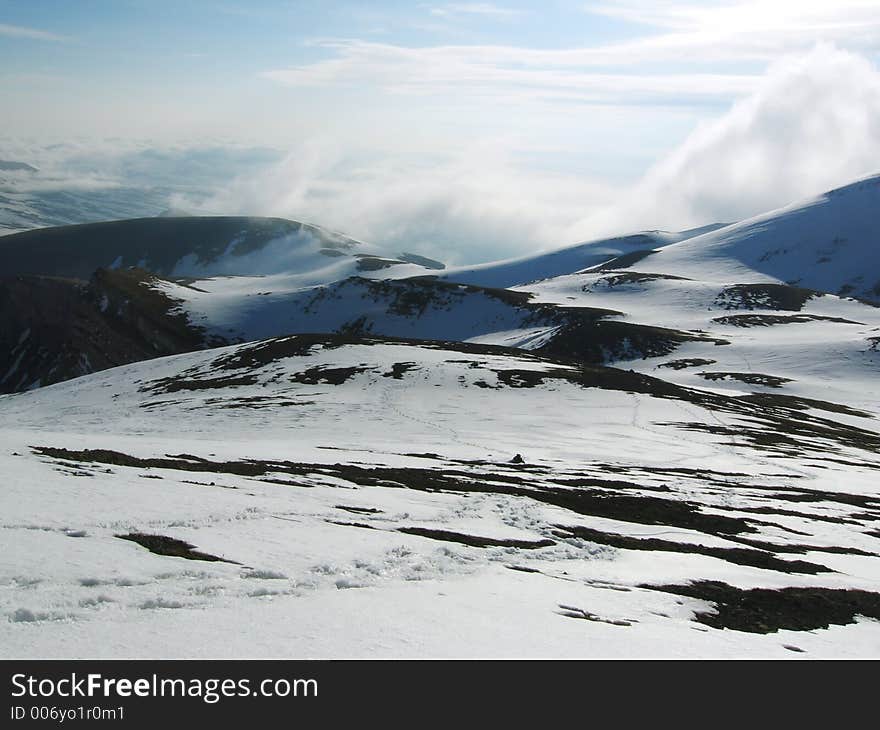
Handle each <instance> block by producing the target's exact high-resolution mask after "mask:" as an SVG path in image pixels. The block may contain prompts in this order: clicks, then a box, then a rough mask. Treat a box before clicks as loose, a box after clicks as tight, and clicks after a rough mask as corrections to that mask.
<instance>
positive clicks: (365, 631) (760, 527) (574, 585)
mask: <svg viewBox="0 0 880 730" xmlns="http://www.w3.org/2000/svg"><path fill="white" fill-rule="evenodd" d="M299 342H301V338H288V339H285V340H280V341H269V342H265V343H258V344H257V345H256V346H254V345H242V346H235V347H230V348H223V349H220V350H213V351H209V352H202V353H194V354H190V355H181V356H175V357H171V358H162V359H157V360H152V361H148V362H144V363H139V364H135V365H131V366H126V367H123V368H117V369H114V370H110V371H105V372H102V373H98V374H95V375H91V376H87V377H84V378H80V379H78V380H75V381H71V382H68V383H62V384H58V385H55V386H50V387H46V388H42V389H40V390H37V391H33V392H30V393H26V394H20V395H14V396H5V397H2V398H0V419H2V423H3V424H4V425H3V429H2V444H3V447H2V450H0V465H2V466H0V468H2V471H3V474H4V476H5V484H4V494H5V496H4V512H3V520H2V525H0V544H2V546H3V550H2V552H0V612H2V614H3V615H4V616H5V621H2V622H0V644H2V646H3V647H4V650H3V651H4V655H6V656H15V657H23V656H43V657H46V656H54V657H61V656H80V657H81V656H181V657H193V656H209V657H228V656H253V657H256V656H285V657H333V656H336V657H343V656H344V657H371V656H437V657H440V656H485V657H489V656H508V657H524V656H543V657H549V656H573V657H574V656H579V657H634V656H635V657H640V656H679V657H688V656H689V657H697V656H766V657H793V656H876V655H877V654H878V652H880V622H878V621H876V620H873V619H866V618H857V617H856V618H855V619H854V622H853V623H850V624H847V625H831V626H830V627H829V628H826V629H813V630H808V631H794V630H781V631H777V632H773V633H767V634H760V633H752V632H746V631H736V630H731V629H719V628H711V627H708V626H706V625H703V624H701V623H698V622H695V621H694V617H695V614H696V613H698V612H701V611H702V612H705V611H708V612H710V613H711V611H712V606H711V605H710V604H709V603H708V602H706V601H704V600H697V599H694V598H687V597H684V596H679V595H674V594H671V593H668V592H664V591H660V590H653V589H650V588H647V587H644V586H646V585H654V586H661V585H665V584H677V585H683V584H685V583H687V582H688V581H699V580H716V581H722V582H724V583H727V584H729V585H732V586H736V587H740V588H744V589H750V588H770V589H776V588H784V587H787V586H798V587H824V588H854V589H859V590H864V591H872V592H877V591H880V558H878V557H877V554H876V553H877V550H878V547H880V540H878V538H877V537H876V536H872V535H871V534H869V532H870V531H869V529H868V528H869V527H870V526H871V521H870V520H871V519H872V518H875V517H876V512H874V511H870V513H868V514H866V509H865V508H861V509H860V508H857V507H855V506H853V505H852V504H849V503H848V502H847V500H852V499H862V498H865V499H868V500H870V499H872V498H874V497H876V473H877V472H876V468H877V466H878V463H880V459H878V456H877V454H876V452H870V451H866V450H864V449H860V448H856V447H852V446H845V445H841V444H839V443H835V442H833V441H829V443H828V444H822V446H821V449H820V450H819V451H818V452H815V453H806V454H804V455H803V456H800V457H791V456H785V455H782V454H781V453H776V452H774V451H772V450H771V451H769V452H768V451H765V450H762V449H760V448H751V447H749V446H747V445H746V443H745V440H743V441H739V440H735V441H734V442H733V443H731V441H730V439H729V438H727V437H724V436H716V435H713V434H710V433H698V432H694V431H688V430H683V429H681V428H679V427H676V426H674V425H670V423H672V422H695V423H702V424H709V425H719V424H726V425H729V426H732V427H737V426H738V425H743V424H748V423H750V422H752V421H753V418H752V417H747V416H736V415H733V414H730V413H723V412H718V411H713V410H710V409H707V408H705V407H703V406H701V405H699V404H698V403H692V402H687V401H681V400H675V399H672V400H669V399H665V398H657V397H654V396H651V395H649V394H644V393H642V394H640V393H634V392H627V391H626V390H605V389H599V388H596V387H583V386H582V385H580V384H577V383H574V382H569V381H567V380H566V379H565V378H561V379H560V378H550V379H548V380H546V381H544V382H543V383H541V384H538V385H536V386H535V387H516V386H517V384H519V385H520V386H521V385H522V382H523V381H521V378H522V377H525V376H524V375H517V376H515V377H513V378H508V379H507V380H505V379H504V377H503V373H504V372H505V371H519V372H525V373H527V372H537V373H542V372H543V373H548V372H553V371H557V372H558V371H560V370H561V371H563V372H576V371H577V370H578V368H577V367H575V366H562V365H557V364H555V363H552V362H549V361H543V360H541V359H539V358H532V357H529V356H528V355H526V354H523V355H522V356H516V355H513V354H504V353H500V351H499V352H495V351H468V349H467V348H466V347H465V348H462V349H455V346H453V345H449V346H440V345H426V346H420V345H418V344H415V343H394V342H387V343H386V342H380V341H375V342H373V341H369V340H368V341H365V342H363V343H361V344H351V345H341V344H339V343H338V342H329V343H322V342H320V341H316V342H315V343H313V344H311V345H308V344H306V345H305V346H301V345H298V344H297V343H299ZM306 342H308V340H306ZM462 350H463V351H462ZM254 352H257V353H259V352H264V353H268V354H266V355H265V356H264V357H262V359H261V358H259V357H257V359H256V360H255V359H254V355H253V353H254ZM395 366H397V370H398V372H397V373H396V374H395ZM339 369H352V370H351V371H350V372H344V371H343V372H340V371H339ZM339 378H341V380H339ZM334 381H339V382H334ZM811 413H813V412H812V411H811ZM815 413H816V414H818V413H821V414H822V415H823V416H830V417H831V418H832V420H835V419H837V420H836V421H835V422H841V423H846V424H850V425H853V426H858V427H859V428H864V429H867V430H869V431H870V432H871V433H875V432H877V430H878V429H877V427H876V423H875V422H874V420H873V419H872V418H870V417H860V416H854V415H841V414H828V413H825V412H821V411H815ZM40 447H53V448H59V449H70V450H73V451H74V452H76V451H82V450H88V449H92V450H112V451H114V452H118V453H119V454H124V455H127V456H128V457H135V458H139V459H169V461H168V462H167V463H163V464H159V465H155V464H154V465H149V464H148V463H146V462H140V463H136V464H134V465H120V463H119V461H118V459H116V460H114V458H115V457H110V458H108V457H106V456H104V457H100V456H99V457H98V458H99V460H98V461H93V460H90V459H89V458H86V457H82V455H80V456H79V457H77V456H76V455H71V456H69V457H67V458H65V456H64V454H63V453H62V454H60V455H59V453H57V452H56V453H55V454H54V455H51V454H49V455H47V454H46V453H40V451H39V450H38V449H39V448H40ZM92 453H97V454H99V455H100V453H101V452H92ZM517 453H519V454H522V455H523V456H524V458H525V461H526V465H525V466H523V467H520V466H518V465H515V464H511V463H508V462H509V461H510V460H511V458H512V457H513V456H514V455H515V454H517ZM100 459H103V461H101V460H100ZM231 462H235V463H239V464H241V463H251V464H253V463H260V464H263V465H264V467H265V472H263V473H254V474H242V473H237V472H236V468H235V466H232V467H230V466H229V463H231ZM211 463H214V466H211V467H210V468H209V469H208V470H207V471H205V470H200V469H203V467H200V466H198V465H199V464H211ZM224 463H225V465H224ZM193 464H196V467H195V470H192V469H193V467H192V465H193ZM291 465H296V466H291ZM347 468H353V469H355V470H358V469H359V470H366V472H363V471H361V472H357V473H354V472H352V473H348V472H347V471H346V469H347ZM372 469H386V470H387V469H398V470H401V471H400V472H399V473H396V472H395V473H391V472H389V473H385V474H384V476H382V477H381V478H379V479H378V481H377V482H376V483H370V484H366V483H364V481H363V479H362V477H359V476H357V474H361V475H362V474H363V473H369V471H370V470H372ZM689 470H693V471H689ZM430 475H446V478H448V479H451V480H452V481H451V482H450V483H448V484H447V486H446V488H439V487H438V486H437V485H430V484H429V485H428V486H427V487H426V486H425V483H424V480H425V479H426V478H429V477H430ZM582 480H586V481H582ZM613 482H616V483H617V486H615V485H614V484H613ZM621 483H628V484H629V485H630V486H628V487H627V486H624V488H623V489H620V485H621ZM575 484H595V485H598V486H596V487H595V489H598V490H599V492H601V493H602V494H605V495H607V496H608V497H612V496H619V495H625V496H627V497H629V498H632V497H644V498H656V497H660V498H663V499H665V500H670V501H672V502H676V503H687V504H695V505H698V511H699V512H700V513H701V514H706V515H719V516H722V517H727V518H736V519H746V520H747V521H748V522H749V524H750V525H751V528H752V529H753V531H752V532H748V533H747V534H745V535H738V534H712V532H711V530H709V531H707V530H701V529H695V528H694V527H688V526H682V525H678V526H677V525H676V524H675V522H676V521H675V519H673V520H672V523H673V524H664V523H663V522H662V521H661V522H660V523H656V524H651V523H650V520H648V521H646V520H645V519H641V518H639V517H638V516H634V517H633V518H627V517H626V514H625V513H619V514H614V515H610V514H592V515H591V514H589V512H590V510H589V509H588V510H586V512H585V513H580V512H578V511H577V510H573V509H570V508H566V507H565V506H564V505H563V504H559V503H553V499H556V498H551V502H547V501H546V500H545V499H544V498H539V497H538V495H540V494H546V493H551V492H552V493H554V494H558V493H560V490H561V492H564V493H567V492H568V490H573V492H574V493H576V492H577V489H578V487H577V486H574V485H575ZM603 485H604V486H603ZM511 488H513V489H511ZM522 490H525V492H526V493H524V492H523V491H522ZM553 490H556V492H553ZM786 490H801V491H795V492H792V493H791V499H788V498H787V497H786V495H787V494H788V492H787V491H786ZM826 492H827V493H828V495H827V496H825V497H822V498H818V499H816V500H807V501H803V500H801V499H799V497H800V496H801V495H804V494H820V493H821V494H825V493H826ZM835 493H841V494H842V495H844V496H842V497H841V501H835V497H834V496H833V495H834V494H835ZM530 494H534V495H535V496H529V495H530ZM845 495H850V496H845ZM557 502H558V500H557ZM872 504H873V503H872ZM766 507H769V508H770V511H769V512H767V513H762V514H755V513H753V512H752V510H755V509H757V510H758V511H759V512H761V511H762V508H766ZM875 509H876V506H871V507H870V510H875ZM859 514H861V517H859V516H857V515H859ZM811 515H815V519H813V518H812V517H811ZM368 527H369V528H372V529H367V528H368ZM577 527H584V528H588V529H592V530H597V531H600V532H602V533H607V534H614V535H623V536H628V537H636V538H639V539H648V538H654V539H663V540H666V541H671V543H673V544H675V543H683V544H688V545H698V546H703V547H704V548H742V547H744V545H743V544H742V543H741V542H739V541H738V539H739V538H740V537H747V538H749V539H753V540H759V541H762V542H766V543H775V544H778V545H780V551H779V552H778V553H777V555H776V557H777V558H779V559H780V560H784V561H789V560H794V559H799V560H805V561H808V562H811V563H814V564H819V565H821V566H824V567H825V568H826V569H828V570H827V572H820V573H817V574H809V573H789V572H786V571H780V570H777V569H766V568H761V567H754V566H751V567H750V566H748V565H739V564H736V563H735V562H731V561H730V560H727V559H725V558H724V557H723V553H719V554H718V555H716V556H713V555H707V554H699V553H680V552H676V551H674V550H670V551H667V550H628V549H620V548H616V547H613V546H609V545H607V544H602V541H599V542H595V541H593V540H590V539H584V538H580V537H577V536H575V535H574V534H572V533H571V532H569V531H570V530H572V529H573V528H577ZM874 527H876V522H874ZM413 528H415V529H416V530H419V529H421V530H435V531H442V533H445V535H446V536H445V537H443V536H441V537H439V538H438V537H437V534H440V533H435V535H434V536H426V535H425V534H413V533H412V532H402V531H401V530H404V529H408V530H412V529H413ZM129 533H147V534H151V535H161V536H165V537H171V538H174V539H178V540H183V541H186V542H188V543H189V544H191V545H193V546H195V548H196V549H197V550H199V551H202V552H204V553H208V554H210V555H214V556H217V557H220V558H223V559H224V560H227V561H234V562H219V561H218V562H206V561H200V560H186V559H184V558H181V557H175V556H169V555H160V554H154V553H152V552H150V551H148V550H147V549H146V548H144V547H142V546H141V545H139V544H136V543H135V542H131V541H129V540H123V539H120V538H119V536H120V535H124V534H129ZM448 533H455V534H457V535H458V536H461V535H465V536H478V537H480V538H483V539H485V540H488V541H490V543H495V544H489V545H488V546H483V547H475V546H471V545H467V544H462V543H460V542H458V541H457V540H456V538H455V537H452V538H451V539H450V538H449V535H448ZM505 540H518V541H526V542H527V543H537V542H538V541H541V540H543V541H547V542H546V546H544V547H537V546H536V547H533V548H532V547H522V546H517V547H514V546H510V545H505V544H504V542H503V541H505ZM803 545H807V546H809V549H805V550H803V551H800V552H799V550H800V548H799V547H798V546H803ZM824 546H827V547H828V548H829V549H835V550H836V549H841V548H843V549H844V550H852V551H859V553H860V554H846V552H825V551H824ZM787 550H793V551H794V553H792V552H787ZM767 554H768V555H772V554H773V553H772V552H771V553H767ZM782 565H783V566H785V565H786V563H782ZM566 607H567V608H566ZM577 611H581V612H584V613H583V615H580V614H578V613H577ZM573 612H574V614H573ZM586 617H589V618H590V620H585V618H586ZM786 647H788V648H786ZM791 647H796V649H797V650H800V651H797V652H796V650H795V649H792V648H791Z"/></svg>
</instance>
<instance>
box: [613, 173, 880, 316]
mask: <svg viewBox="0 0 880 730" xmlns="http://www.w3.org/2000/svg"><path fill="white" fill-rule="evenodd" d="M878 211H880V175H874V176H871V177H867V178H864V179H862V180H858V181H856V182H854V183H851V184H849V185H846V186H844V187H842V188H838V189H837V190H832V191H830V192H828V193H825V194H824V195H820V196H818V197H816V198H814V199H812V200H808V201H806V202H801V203H796V204H793V205H790V206H788V207H786V208H782V209H781V210H776V211H772V212H770V213H765V214H764V215H759V216H757V217H755V218H750V219H749V220H745V221H742V222H741V223H735V224H733V225H730V226H726V227H724V228H720V229H718V230H715V231H711V232H709V233H706V234H704V235H701V236H695V237H693V238H689V239H688V240H686V241H684V242H682V243H678V244H676V245H673V246H668V247H666V248H663V249H661V250H659V251H657V252H656V253H652V254H651V255H650V256H648V257H646V258H642V259H640V260H639V261H638V262H637V263H635V264H633V265H631V266H626V267H624V266H621V268H629V269H632V270H634V271H650V272H655V273H663V274H676V275H679V276H688V277H691V278H699V279H702V280H712V281H728V282H734V281H746V280H747V279H748V280H749V281H768V282H783V283H789V284H794V285H797V286H804V287H809V288H811V289H819V290H820V291H825V292H832V293H835V294H839V295H840V296H853V297H861V298H864V299H868V300H870V301H873V302H875V303H880V215H878ZM749 277H751V278H750V279H749Z"/></svg>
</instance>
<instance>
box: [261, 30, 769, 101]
mask: <svg viewBox="0 0 880 730" xmlns="http://www.w3.org/2000/svg"><path fill="white" fill-rule="evenodd" d="M320 45H322V46H323V47H325V48H329V49H332V50H334V51H336V56H335V57H333V58H330V59H325V60H321V61H316V62H314V63H309V64H304V65H302V66H298V67H294V68H289V69H276V70H271V71H265V72H263V73H262V74H261V75H262V76H263V77H264V78H268V79H271V80H273V81H276V82H279V83H281V84H284V85H287V86H293V87H315V88H318V87H320V88H327V87H331V86H334V85H343V86H349V87H355V86H358V87H361V88H363V87H378V88H380V89H382V90H383V91H385V92H387V93H395V94H418V95H423V96H425V95H440V94H449V95H454V96H455V97H456V98H457V99H459V100H461V99H462V98H464V97H475V98H478V99H481V100H487V99H518V100H521V101H532V100H535V99H541V100H544V101H547V100H556V101H558V100H564V101H580V102H584V103H594V104H641V103H651V102H654V103H661V104H662V103H670V102H674V103H680V102H681V101H691V102H693V101H699V100H701V99H703V100H705V99H711V100H717V99H719V98H720V99H725V100H726V99H729V98H730V97H731V96H736V95H740V94H743V93H746V92H748V91H750V90H751V89H752V88H753V87H754V84H755V81H756V77H754V76H750V75H746V74H729V73H728V74H721V73H687V74H658V73H651V72H649V71H646V72H642V73H626V74H624V73H608V72H604V73H600V72H597V71H595V70H588V69H586V68H584V66H589V65H590V61H589V58H588V56H589V53H588V52H587V51H584V52H577V51H538V50H529V49H521V48H507V47H497V46H435V47H427V48H410V47H402V46H394V45H388V44H381V43H369V42H365V41H359V40H357V41H338V40H337V41H325V42H322V43H321V44H320ZM583 54H586V56H584V55H583Z"/></svg>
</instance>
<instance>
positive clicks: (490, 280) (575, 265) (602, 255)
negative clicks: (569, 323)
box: [442, 224, 721, 288]
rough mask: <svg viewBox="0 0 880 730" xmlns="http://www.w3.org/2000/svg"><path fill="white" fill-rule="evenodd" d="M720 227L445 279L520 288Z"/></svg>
mask: <svg viewBox="0 0 880 730" xmlns="http://www.w3.org/2000/svg"><path fill="white" fill-rule="evenodd" d="M719 227H721V226H720V224H719V225H710V226H704V227H702V228H695V229H692V230H689V231H681V232H678V233H670V232H667V231H645V232H643V233H636V234H633V235H630V236H619V237H615V238H605V239H599V240H596V241H587V242H585V243H578V244H575V245H574V246H566V247H563V248H559V249H555V250H551V251H545V252H542V253H539V254H534V255H531V256H523V257H520V258H516V259H510V260H507V261H493V262H490V263H487V264H481V265H478V266H464V267H457V268H452V269H449V270H448V271H447V272H445V273H444V274H443V275H442V276H443V277H444V278H445V279H447V280H449V281H457V282H462V283H465V284H476V285H478V286H489V287H501V288H506V287H511V286H518V285H521V284H527V283H529V282H533V281H537V280H538V279H549V278H551V277H554V276H561V275H563V274H573V273H575V272H576V271H581V270H582V269H586V268H588V267H590V266H596V265H599V264H602V263H604V262H606V261H609V260H610V259H614V258H617V257H619V256H625V255H627V254H630V255H632V254H636V253H638V252H641V251H650V250H653V249H656V248H661V247H663V246H668V245H669V244H672V243H677V242H679V241H684V240H686V239H688V238H690V237H692V236H697V235H700V234H701V233H705V232H706V231H707V230H715V229H716V228H719Z"/></svg>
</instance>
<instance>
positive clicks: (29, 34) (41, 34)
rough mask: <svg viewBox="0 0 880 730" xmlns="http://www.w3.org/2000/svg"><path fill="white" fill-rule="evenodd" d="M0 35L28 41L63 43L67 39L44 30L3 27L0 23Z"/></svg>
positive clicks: (18, 26) (15, 26) (11, 26)
mask: <svg viewBox="0 0 880 730" xmlns="http://www.w3.org/2000/svg"><path fill="white" fill-rule="evenodd" d="M0 35H5V36H8V37H11V38H29V39H30V40H35V41H65V40H67V38H65V37H64V36H60V35H56V34H55V33H49V32H48V31H45V30H38V29H37V28H25V27H23V26H20V25H5V24H3V23H0Z"/></svg>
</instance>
